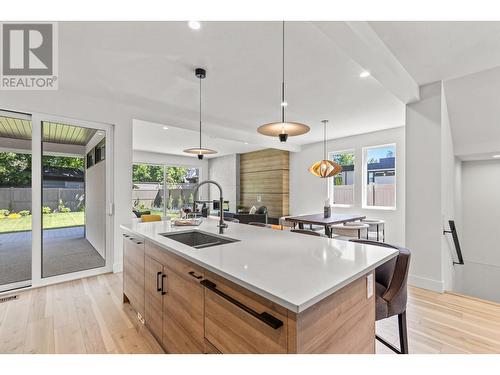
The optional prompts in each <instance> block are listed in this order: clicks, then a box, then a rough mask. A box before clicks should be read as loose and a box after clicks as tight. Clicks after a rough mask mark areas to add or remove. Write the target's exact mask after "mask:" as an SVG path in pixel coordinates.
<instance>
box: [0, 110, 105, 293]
mask: <svg viewBox="0 0 500 375" xmlns="http://www.w3.org/2000/svg"><path fill="white" fill-rule="evenodd" d="M112 131H113V127H112V126H111V125H107V124H99V123H91V122H88V121H80V120H75V119H67V118H62V117H58V116H52V115H46V114H39V113H32V114H29V115H25V114H18V113H15V112H8V111H0V292H2V291H6V290H11V289H16V288H20V287H26V286H30V285H32V286H40V285H46V284H50V283H54V282H61V281H66V280H70V279H74V278H78V277H85V276H90V275H93V274H99V273H103V272H108V271H110V270H111V269H112V255H111V249H112V246H113V236H112V234H113V231H112V223H113V220H112V215H113V200H112V170H113V169H112V136H113V132H112Z"/></svg>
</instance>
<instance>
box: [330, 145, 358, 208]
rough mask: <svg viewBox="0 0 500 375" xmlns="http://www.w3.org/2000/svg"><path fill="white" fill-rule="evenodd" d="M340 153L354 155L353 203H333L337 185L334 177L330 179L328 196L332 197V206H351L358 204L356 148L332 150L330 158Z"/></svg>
mask: <svg viewBox="0 0 500 375" xmlns="http://www.w3.org/2000/svg"><path fill="white" fill-rule="evenodd" d="M339 154H352V155H353V156H354V164H353V165H354V176H353V183H352V204H342V203H333V202H334V197H335V187H334V186H335V185H334V178H335V176H334V177H332V178H331V179H330V181H329V182H328V196H329V197H330V199H331V201H332V203H331V205H332V207H344V208H349V207H354V206H355V205H356V169H357V167H356V164H357V158H356V150H355V149H353V148H351V149H346V150H340V151H330V152H328V160H333V155H339Z"/></svg>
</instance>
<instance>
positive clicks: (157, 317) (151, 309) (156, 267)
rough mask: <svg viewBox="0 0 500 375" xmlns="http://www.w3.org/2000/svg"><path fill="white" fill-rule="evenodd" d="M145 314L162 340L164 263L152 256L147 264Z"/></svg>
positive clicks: (146, 319)
mask: <svg viewBox="0 0 500 375" xmlns="http://www.w3.org/2000/svg"><path fill="white" fill-rule="evenodd" d="M145 269H146V272H145V275H146V278H145V315H144V319H145V322H146V325H147V326H148V328H149V330H150V331H151V333H153V335H154V336H155V337H156V339H157V340H158V341H160V342H161V338H162V331H163V309H162V301H163V295H162V289H161V285H162V278H163V283H164V290H165V278H164V277H163V275H164V273H163V265H162V264H161V263H159V262H158V261H156V260H154V259H153V258H151V257H148V256H146V265H145Z"/></svg>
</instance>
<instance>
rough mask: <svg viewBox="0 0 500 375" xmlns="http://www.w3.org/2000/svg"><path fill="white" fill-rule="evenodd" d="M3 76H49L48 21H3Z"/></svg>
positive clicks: (50, 68) (50, 67)
mask: <svg viewBox="0 0 500 375" xmlns="http://www.w3.org/2000/svg"><path fill="white" fill-rule="evenodd" d="M2 26H3V29H2V35H3V37H2V39H3V40H2V48H3V51H2V52H3V53H2V55H3V61H2V63H3V72H2V73H3V75H37V76H42V75H52V70H53V47H54V46H53V30H52V24H8V23H7V24H3V25H2Z"/></svg>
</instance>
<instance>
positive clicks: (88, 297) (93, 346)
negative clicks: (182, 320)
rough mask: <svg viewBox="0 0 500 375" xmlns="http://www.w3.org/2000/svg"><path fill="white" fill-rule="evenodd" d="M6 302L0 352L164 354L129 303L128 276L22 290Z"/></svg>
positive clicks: (0, 317)
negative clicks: (125, 300) (124, 293)
mask: <svg viewBox="0 0 500 375" xmlns="http://www.w3.org/2000/svg"><path fill="white" fill-rule="evenodd" d="M16 294H19V299H18V300H14V301H10V302H5V303H0V353H162V352H163V351H162V349H161V348H160V346H159V345H158V344H157V342H156V341H155V340H154V338H153V337H152V336H151V334H149V332H148V331H147V330H146V328H145V327H144V326H142V325H141V324H140V323H139V322H138V321H137V318H134V316H135V314H134V312H133V311H132V309H131V308H130V306H129V304H123V303H122V275H121V274H106V275H101V276H96V277H90V278H87V279H82V280H77V281H71V282H67V283H62V284H57V285H52V286H49V287H44V288H38V289H32V290H27V291H23V292H18V293H16Z"/></svg>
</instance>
